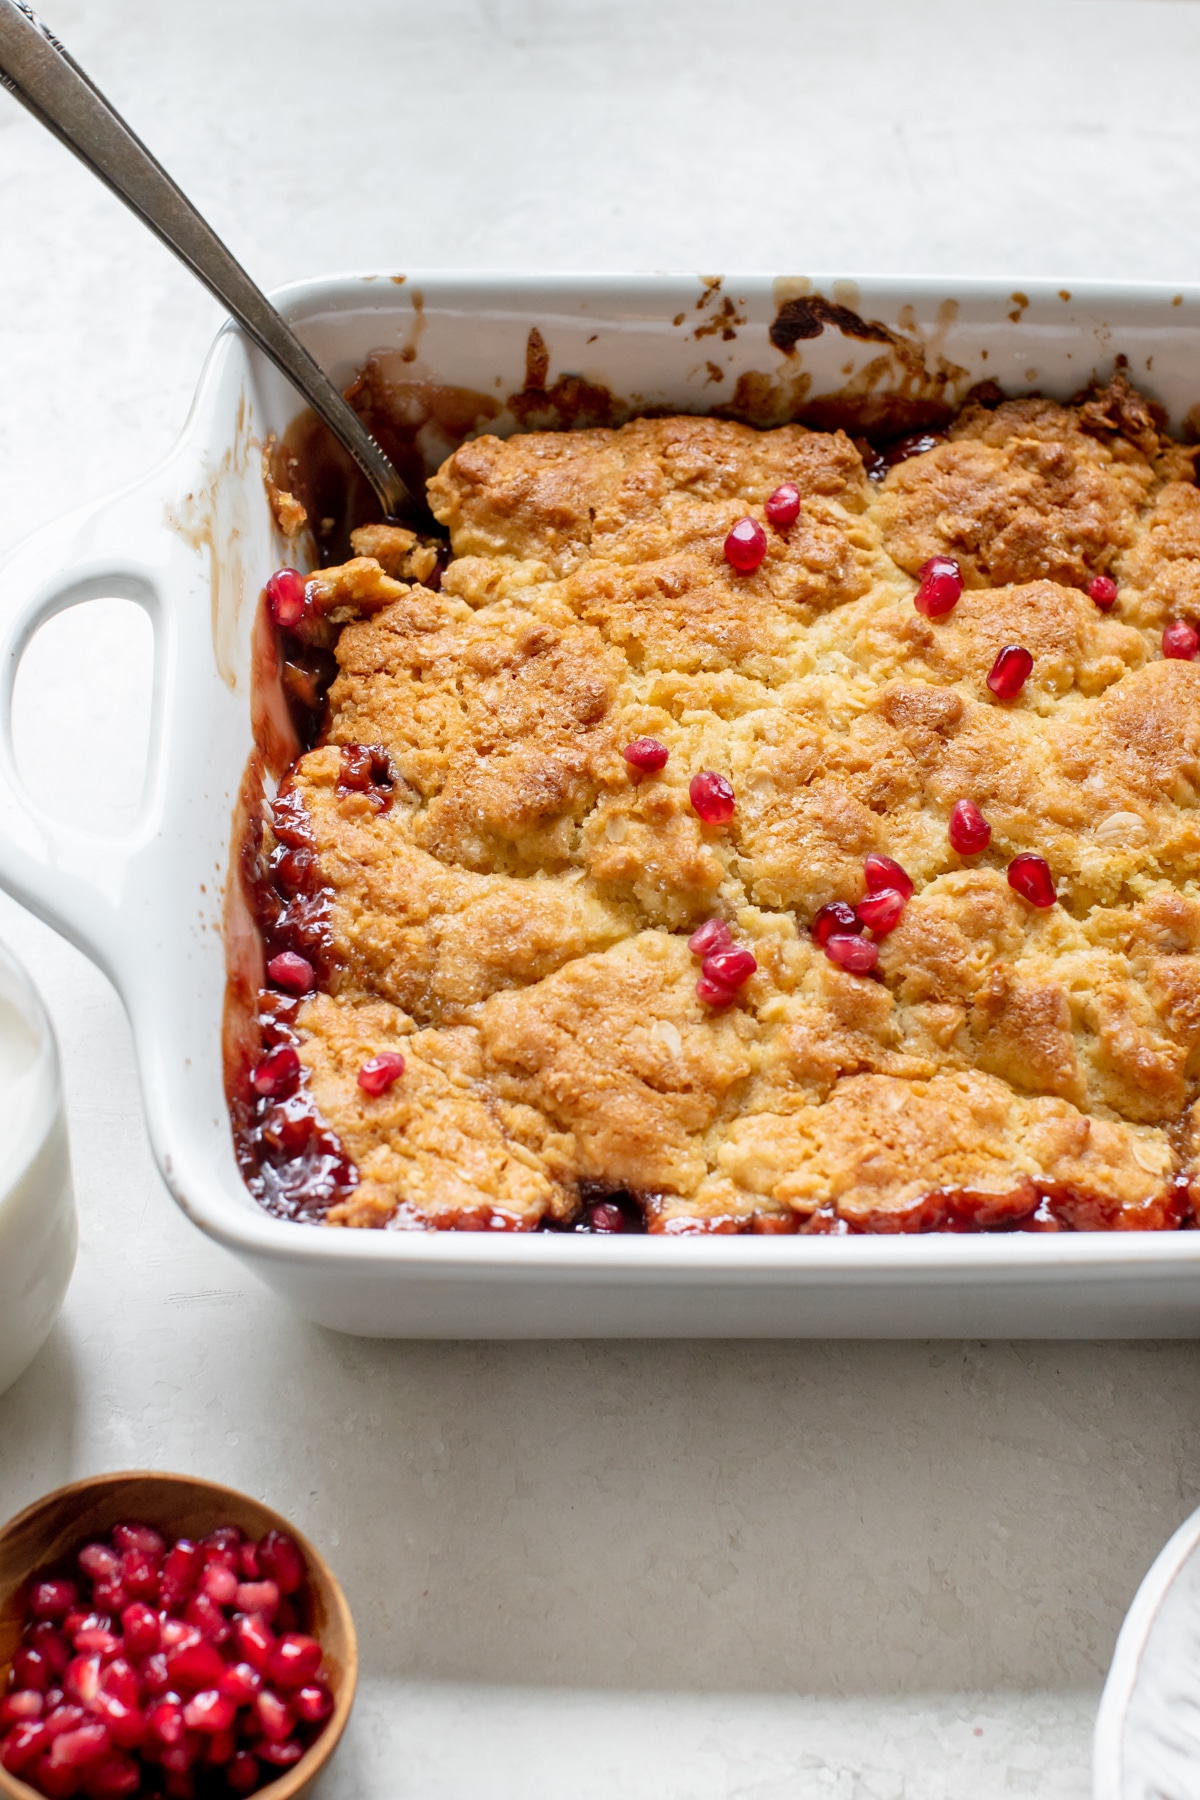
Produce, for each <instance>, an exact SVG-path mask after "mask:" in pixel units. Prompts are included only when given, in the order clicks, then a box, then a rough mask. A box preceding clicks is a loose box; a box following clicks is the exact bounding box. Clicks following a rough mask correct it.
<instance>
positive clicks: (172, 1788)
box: [163, 1752, 196, 1800]
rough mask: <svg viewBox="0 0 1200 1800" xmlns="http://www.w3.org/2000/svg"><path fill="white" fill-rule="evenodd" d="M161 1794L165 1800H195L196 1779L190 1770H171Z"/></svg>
mask: <svg viewBox="0 0 1200 1800" xmlns="http://www.w3.org/2000/svg"><path fill="white" fill-rule="evenodd" d="M173 1754H174V1752H172V1755H173ZM163 1792H164V1793H165V1794H166V1796H167V1800H196V1777H195V1776H194V1775H193V1774H192V1771H191V1770H190V1769H172V1770H171V1771H170V1772H169V1774H168V1775H167V1780H166V1786H165V1787H164V1789H163Z"/></svg>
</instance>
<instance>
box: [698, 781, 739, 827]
mask: <svg viewBox="0 0 1200 1800" xmlns="http://www.w3.org/2000/svg"><path fill="white" fill-rule="evenodd" d="M688 797H689V799H690V800H691V803H692V810H693V812H694V813H695V815H696V817H697V818H698V819H700V820H701V821H702V823H704V824H705V825H728V823H729V821H730V819H732V817H733V815H734V812H735V810H736V808H737V801H736V799H735V797H734V792H733V789H732V787H731V786H730V785H729V783H728V782H727V781H726V779H725V777H724V776H723V775H718V774H717V773H716V771H715V769H702V770H701V772H700V774H699V775H693V776H692V779H691V782H690V784H689V786H688Z"/></svg>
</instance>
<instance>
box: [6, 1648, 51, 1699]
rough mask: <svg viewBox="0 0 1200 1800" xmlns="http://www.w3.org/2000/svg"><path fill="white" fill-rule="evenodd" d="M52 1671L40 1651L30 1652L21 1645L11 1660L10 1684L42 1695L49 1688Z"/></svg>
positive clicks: (30, 1650)
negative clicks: (30, 1689) (31, 1689)
mask: <svg viewBox="0 0 1200 1800" xmlns="http://www.w3.org/2000/svg"><path fill="white" fill-rule="evenodd" d="M53 1673H54V1671H53V1670H52V1669H51V1667H50V1663H49V1660H48V1658H47V1657H46V1656H45V1654H44V1653H43V1652H42V1651H41V1650H32V1649H30V1647H29V1645H28V1644H22V1646H21V1648H20V1649H19V1650H18V1651H17V1653H16V1655H15V1656H14V1657H13V1660H12V1682H13V1686H14V1687H19V1688H33V1689H34V1690H35V1692H37V1693H39V1694H44V1693H45V1692H46V1689H47V1688H48V1687H49V1686H50V1677H51V1675H52V1674H53Z"/></svg>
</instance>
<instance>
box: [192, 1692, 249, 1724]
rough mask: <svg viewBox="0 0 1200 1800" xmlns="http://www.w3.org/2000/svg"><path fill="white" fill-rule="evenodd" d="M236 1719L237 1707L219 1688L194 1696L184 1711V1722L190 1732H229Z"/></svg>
mask: <svg viewBox="0 0 1200 1800" xmlns="http://www.w3.org/2000/svg"><path fill="white" fill-rule="evenodd" d="M236 1717H237V1707H236V1706H235V1705H234V1703H233V1701H232V1700H231V1699H230V1698H229V1697H228V1695H227V1694H222V1693H221V1691H220V1690H219V1689H218V1688H204V1689H202V1690H201V1692H200V1693H198V1694H193V1695H192V1698H191V1699H190V1700H189V1701H188V1703H187V1705H186V1706H185V1707H184V1709H183V1722H184V1724H185V1725H186V1726H187V1727H188V1729H189V1730H190V1731H208V1732H212V1731H228V1730H229V1727H230V1726H231V1725H232V1724H233V1721H234V1719H235V1718H236Z"/></svg>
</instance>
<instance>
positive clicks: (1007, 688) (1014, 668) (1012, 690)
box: [987, 644, 1033, 700]
mask: <svg viewBox="0 0 1200 1800" xmlns="http://www.w3.org/2000/svg"><path fill="white" fill-rule="evenodd" d="M1032 671H1033V657H1032V656H1031V655H1030V653H1029V651H1028V650H1026V649H1024V647H1023V646H1022V645H1020V644H1005V646H1004V648H1003V650H1001V651H999V652H998V653H997V656H996V660H995V662H994V663H993V664H992V667H991V672H990V673H989V675H988V678H987V684H988V686H989V687H990V688H991V690H992V692H993V694H995V696H996V698H997V700H1015V699H1016V697H1017V695H1018V694H1019V693H1020V691H1021V689H1022V688H1023V687H1024V686H1025V683H1026V682H1027V681H1028V680H1029V677H1030V675H1031V673H1032Z"/></svg>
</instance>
